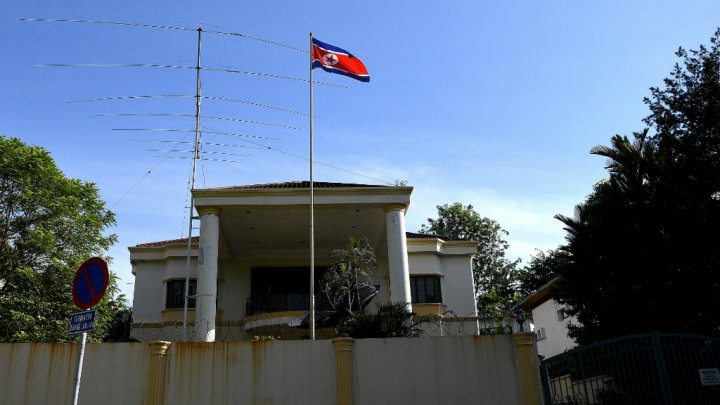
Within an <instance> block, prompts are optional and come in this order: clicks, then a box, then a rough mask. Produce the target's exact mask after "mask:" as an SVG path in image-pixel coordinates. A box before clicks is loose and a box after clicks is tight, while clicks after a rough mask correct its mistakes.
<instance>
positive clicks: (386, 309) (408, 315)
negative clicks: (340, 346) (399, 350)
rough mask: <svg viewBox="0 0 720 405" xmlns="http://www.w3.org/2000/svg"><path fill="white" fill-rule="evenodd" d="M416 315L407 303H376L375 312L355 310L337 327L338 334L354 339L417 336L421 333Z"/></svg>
mask: <svg viewBox="0 0 720 405" xmlns="http://www.w3.org/2000/svg"><path fill="white" fill-rule="evenodd" d="M416 317H417V315H416V314H414V313H412V312H410V311H408V309H407V304H405V303H400V302H395V303H391V304H383V305H378V307H377V312H375V313H365V312H355V313H353V314H352V315H351V316H350V317H349V318H347V319H346V320H345V321H344V322H343V323H341V324H340V325H339V326H338V328H337V333H338V336H349V337H352V338H356V339H364V338H388V337H417V336H420V335H421V334H422V330H421V329H420V326H419V325H420V323H421V322H417V320H416Z"/></svg>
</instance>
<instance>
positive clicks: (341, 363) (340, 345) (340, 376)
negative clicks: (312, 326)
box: [333, 337, 353, 405]
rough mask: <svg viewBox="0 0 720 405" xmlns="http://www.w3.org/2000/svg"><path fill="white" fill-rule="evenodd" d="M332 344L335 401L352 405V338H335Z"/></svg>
mask: <svg viewBox="0 0 720 405" xmlns="http://www.w3.org/2000/svg"><path fill="white" fill-rule="evenodd" d="M333 346H335V403H336V404H337V405H352V403H353V376H352V366H353V361H352V347H353V338H349V337H340V338H335V339H333Z"/></svg>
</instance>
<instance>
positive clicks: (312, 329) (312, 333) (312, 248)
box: [310, 32, 315, 340]
mask: <svg viewBox="0 0 720 405" xmlns="http://www.w3.org/2000/svg"><path fill="white" fill-rule="evenodd" d="M312 40H313V34H312V32H311V33H310V339H312V340H315V187H314V186H315V185H314V184H313V66H312V64H313V41H312Z"/></svg>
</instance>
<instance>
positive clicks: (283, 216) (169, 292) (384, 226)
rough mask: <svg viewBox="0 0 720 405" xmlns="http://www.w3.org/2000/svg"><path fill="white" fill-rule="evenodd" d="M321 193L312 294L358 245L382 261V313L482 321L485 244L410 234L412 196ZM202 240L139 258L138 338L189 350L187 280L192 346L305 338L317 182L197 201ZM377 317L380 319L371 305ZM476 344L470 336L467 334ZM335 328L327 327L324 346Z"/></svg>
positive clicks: (141, 250)
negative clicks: (337, 252) (352, 242)
mask: <svg viewBox="0 0 720 405" xmlns="http://www.w3.org/2000/svg"><path fill="white" fill-rule="evenodd" d="M314 189H315V192H314V194H315V214H314V218H315V221H314V224H315V225H314V235H315V236H314V239H315V259H314V262H315V274H316V277H315V280H316V281H315V292H316V302H317V308H318V310H319V311H320V310H322V309H323V305H324V303H323V298H324V297H323V295H322V294H321V293H320V291H321V289H320V286H319V283H318V281H319V280H320V278H321V275H322V273H323V271H324V270H325V269H326V268H327V266H328V265H329V264H330V263H329V258H328V255H329V253H330V251H331V250H334V249H341V248H343V247H344V246H345V245H346V244H347V241H348V239H349V237H350V236H356V237H361V236H364V237H366V238H367V239H368V241H369V242H370V244H371V246H372V247H373V248H374V250H375V254H376V258H377V260H378V264H379V268H380V271H379V275H378V276H377V277H376V279H375V280H373V281H374V283H375V284H376V287H379V291H380V292H379V294H378V295H377V296H376V297H375V298H374V299H373V302H374V303H387V302H403V303H408V304H411V307H412V310H413V311H414V312H416V313H419V314H436V315H443V314H445V313H447V312H448V311H451V312H452V313H454V314H455V315H457V316H461V317H469V318H470V319H473V318H476V316H477V312H476V306H475V296H474V292H473V281H472V280H473V279H472V264H471V259H472V257H473V255H474V254H475V253H476V251H477V249H476V243H474V242H469V241H444V240H442V239H439V238H437V237H429V236H427V235H419V234H413V233H407V232H406V230H405V212H406V211H407V209H408V206H409V204H410V194H411V193H412V190H413V189H412V187H395V186H374V185H363V184H342V183H319V182H316V183H315V185H314ZM193 198H194V205H195V208H196V210H197V212H198V214H199V217H200V235H199V237H194V238H193V240H192V241H190V248H191V249H190V257H189V259H188V240H187V239H176V240H167V241H161V242H151V243H143V244H139V245H137V246H132V247H130V248H129V250H130V260H131V263H132V269H133V274H134V275H135V296H134V302H133V330H132V337H134V338H135V339H138V340H160V339H166V340H180V339H182V338H183V333H182V320H183V316H184V311H183V303H184V296H185V275H186V272H187V271H188V268H189V271H190V279H191V284H190V295H191V296H196V298H194V299H191V300H190V307H191V308H190V310H189V311H188V318H189V321H190V322H189V325H190V329H191V331H192V332H191V333H190V335H191V336H188V339H192V340H201V341H214V340H216V339H217V340H233V339H246V338H248V337H249V336H251V335H282V336H283V337H286V338H292V337H296V338H303V337H307V336H308V335H309V331H308V329H306V328H303V321H305V323H307V320H308V313H309V312H308V309H309V295H310V294H309V292H310V281H309V280H310V262H311V261H310V234H311V233H310V208H309V201H310V197H309V182H307V181H305V182H287V183H273V184H257V185H246V186H235V187H221V188H212V189H199V190H194V191H193ZM369 308H370V309H371V310H372V308H374V304H373V303H371V305H370V306H369ZM468 331H469V332H471V333H472V331H473V329H472V328H468ZM333 334H334V332H333V330H332V328H322V325H318V330H317V336H318V337H331V336H333Z"/></svg>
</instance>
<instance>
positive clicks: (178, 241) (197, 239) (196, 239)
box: [135, 232, 442, 247]
mask: <svg viewBox="0 0 720 405" xmlns="http://www.w3.org/2000/svg"><path fill="white" fill-rule="evenodd" d="M405 236H406V237H407V238H409V239H435V238H437V239H442V238H441V237H439V236H437V235H429V234H424V233H415V232H405ZM199 242H200V237H199V236H193V238H192V243H194V244H195V243H199ZM178 244H187V238H180V239H170V240H161V241H158V242H147V243H140V244H138V245H135V247H165V246H168V245H178Z"/></svg>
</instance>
